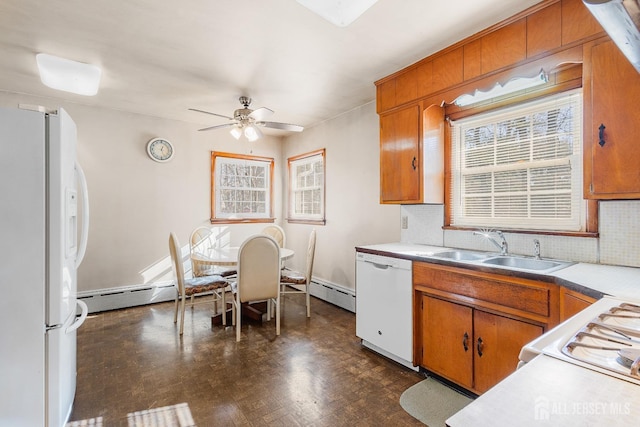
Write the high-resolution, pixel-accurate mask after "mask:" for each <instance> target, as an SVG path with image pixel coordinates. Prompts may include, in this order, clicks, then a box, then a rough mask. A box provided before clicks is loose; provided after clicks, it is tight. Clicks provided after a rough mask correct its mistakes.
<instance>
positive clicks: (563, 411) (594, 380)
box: [447, 356, 640, 427]
mask: <svg viewBox="0 0 640 427" xmlns="http://www.w3.org/2000/svg"><path fill="white" fill-rule="evenodd" d="M638 420H640V387H638V385H637V384H633V383H631V382H627V381H624V380H619V379H617V378H613V377H611V376H608V375H604V374H601V373H599V372H595V371H592V370H590V369H586V368H583V367H580V366H577V365H573V364H571V363H566V362H563V361H561V360H557V359H555V358H553V357H549V356H538V357H536V358H535V359H533V360H532V361H531V362H529V363H527V364H526V365H524V367H522V368H520V369H518V370H517V371H516V372H514V373H513V374H511V375H509V376H508V377H507V378H505V379H504V380H502V381H501V382H500V383H499V384H497V385H496V386H495V387H493V388H492V389H490V390H489V391H487V392H486V393H484V394H483V395H482V396H480V397H478V398H477V399H476V400H475V401H474V402H473V403H471V404H470V405H468V406H466V407H465V408H464V409H462V410H461V411H459V412H457V413H456V414H455V415H453V416H452V417H451V418H449V419H448V420H447V425H448V426H449V427H468V426H474V427H484V426H486V427H503V426H504V427H513V426H519V427H529V426H531V427H534V426H535V427H541V426H563V427H583V426H592V427H598V426H602V427H611V426H620V427H627V426H629V427H631V426H637V425H638Z"/></svg>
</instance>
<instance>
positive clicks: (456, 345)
mask: <svg viewBox="0 0 640 427" xmlns="http://www.w3.org/2000/svg"><path fill="white" fill-rule="evenodd" d="M472 315H473V309H472V308H470V307H466V306H464V305H460V304H454V303H451V302H447V301H442V300H439V299H437V298H431V297H428V296H423V297H422V365H423V366H424V367H425V368H427V369H429V370H431V371H433V372H435V373H437V374H439V375H442V376H443V377H445V378H447V379H450V380H451V381H453V382H455V383H457V384H460V385H462V386H463V387H467V388H471V387H472V385H473V356H472V354H473V342H472V339H473V329H472V328H473V318H472Z"/></svg>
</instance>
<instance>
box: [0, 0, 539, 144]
mask: <svg viewBox="0 0 640 427" xmlns="http://www.w3.org/2000/svg"><path fill="white" fill-rule="evenodd" d="M539 1H540V0H466V1H465V0H453V1H442V0H379V1H378V2H377V3H376V4H375V5H373V6H372V7H371V8H370V9H369V10H367V11H366V12H365V13H364V14H363V15H362V16H361V17H360V18H358V19H357V20H356V21H355V22H354V23H353V24H351V25H350V26H348V27H345V28H340V27H337V26H334V25H332V24H330V23H329V22H327V21H325V20H324V19H322V18H321V17H319V16H317V15H315V14H313V13H312V12H311V11H309V10H308V9H306V8H304V7H303V6H301V5H300V4H298V3H297V2H296V1H295V0H187V1H181V2H178V1H167V0H125V1H122V0H120V1H119V0H62V1H57V0H47V1H42V0H2V1H1V2H0V52H1V55H0V90H4V91H10V92H18V93H26V94H32V95H38V96H46V97H53V98H58V99H62V100H66V101H71V102H77V103H81V104H87V105H96V106H101V107H105V108H112V109H117V110H124V111H128V112H135V113H142V114H146V115H151V116H156V117H163V118H170V119H177V120H183V121H187V122H192V123H194V129H197V128H198V127H202V126H201V125H207V126H210V125H215V124H221V123H224V122H225V119H223V118H217V117H214V116H208V115H205V114H201V113H196V112H191V111H187V108H189V107H192V108H198V109H203V110H207V111H212V112H216V113H219V114H224V115H228V116H231V115H233V110H235V109H236V108H239V107H240V104H239V102H238V97H239V96H240V95H248V96H250V97H252V98H253V100H254V102H253V104H252V105H251V107H252V108H254V109H255V108H258V107H263V106H264V107H268V108H271V109H272V110H274V111H275V114H274V115H273V116H272V117H271V118H270V120H273V121H280V122H287V123H296V124H300V125H303V126H312V125H314V124H317V123H319V122H322V121H324V120H326V119H329V118H332V117H335V116H337V115H339V114H341V113H343V112H345V111H348V110H350V109H352V108H355V107H358V106H360V105H363V104H365V103H367V102H369V101H372V100H373V99H375V86H374V84H373V82H374V81H376V80H378V79H380V78H382V77H384V76H386V75H389V74H391V73H393V72H395V71H397V70H399V69H401V68H404V67H405V66H407V65H409V64H412V63H414V62H416V61H418V60H419V59H421V58H424V57H426V56H428V55H430V54H432V53H434V52H437V51H438V50H440V49H442V48H444V47H446V46H448V45H451V44H453V43H455V42H457V41H459V40H461V39H463V38H465V37H467V36H469V35H472V34H474V33H476V32H478V31H480V30H482V29H484V28H486V27H488V26H490V25H492V24H494V23H496V22H499V21H501V20H503V19H505V18H507V17H509V16H511V15H513V14H515V13H517V12H519V11H521V10H524V9H526V8H527V7H529V6H532V5H533V4H536V3H538V2H539ZM40 52H44V53H49V54H52V55H57V56H61V57H64V58H67V59H72V60H75V61H80V62H88V63H92V64H96V65H99V66H100V67H101V68H102V70H103V77H102V82H101V85H100V90H99V92H98V94H97V95H96V96H94V97H84V96H80V95H73V94H67V93H64V92H59V91H55V90H53V89H49V88H47V87H45V86H44V85H43V84H42V83H41V82H40V79H39V76H38V72H37V66H36V61H35V54H36V53H40ZM50 107H52V106H50ZM273 132H276V133H278V132H280V133H281V134H285V133H282V131H273Z"/></svg>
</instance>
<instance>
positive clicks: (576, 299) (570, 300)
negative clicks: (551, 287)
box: [560, 288, 596, 322]
mask: <svg viewBox="0 0 640 427" xmlns="http://www.w3.org/2000/svg"><path fill="white" fill-rule="evenodd" d="M595 301H596V300H595V299H594V298H591V297H588V296H586V295H583V294H581V293H579V292H575V291H571V290H569V289H567V288H562V289H561V290H560V321H561V322H563V321H565V320H567V319H568V318H570V317H571V316H573V315H574V314H577V313H579V312H581V311H582V310H584V309H585V308H587V307H589V306H590V305H591V304H592V303H594V302H595Z"/></svg>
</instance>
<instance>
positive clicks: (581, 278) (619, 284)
mask: <svg viewBox="0 0 640 427" xmlns="http://www.w3.org/2000/svg"><path fill="white" fill-rule="evenodd" d="M451 249H454V248H447V247H442V246H429V245H419V244H411V243H382V244H377V245H363V246H358V247H356V250H365V251H373V252H376V253H384V254H387V255H389V256H395V257H399V258H408V259H412V260H414V261H433V260H432V259H431V258H429V257H428V255H429V254H433V253H436V252H442V251H446V250H451ZM478 252H479V251H478ZM439 262H442V261H439ZM448 264H449V265H455V261H450V262H448ZM460 265H461V266H462V267H464V266H465V265H464V264H460ZM495 271H496V272H498V273H499V272H500V270H499V269H496V270H495ZM502 271H504V270H502ZM546 275H547V276H552V277H554V278H556V279H557V280H556V281H557V283H558V284H561V285H563V286H565V287H567V288H570V289H573V290H576V291H578V292H582V293H584V294H587V295H591V296H593V297H595V298H599V297H600V296H602V295H598V293H600V294H607V295H612V296H615V297H619V298H629V299H634V300H637V299H640V268H635V267H619V266H614V265H606V264H589V263H583V262H579V263H576V264H573V265H570V266H569V267H565V268H563V269H560V270H556V271H553V272H550V273H548V274H546ZM590 290H591V291H595V292H589V291H590Z"/></svg>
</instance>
